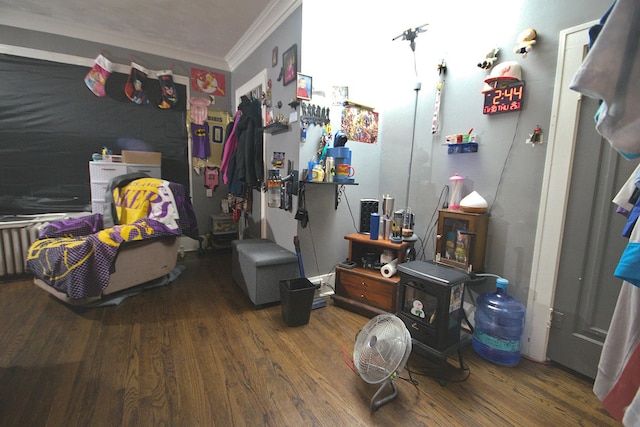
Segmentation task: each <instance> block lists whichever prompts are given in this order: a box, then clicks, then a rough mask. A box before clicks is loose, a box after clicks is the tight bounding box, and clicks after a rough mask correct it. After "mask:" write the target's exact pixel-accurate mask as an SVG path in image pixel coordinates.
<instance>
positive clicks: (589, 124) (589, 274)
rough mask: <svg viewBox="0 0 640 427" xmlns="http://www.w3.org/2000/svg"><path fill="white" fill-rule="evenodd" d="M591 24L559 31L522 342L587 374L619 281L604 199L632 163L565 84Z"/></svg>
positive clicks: (612, 222)
mask: <svg viewBox="0 0 640 427" xmlns="http://www.w3.org/2000/svg"><path fill="white" fill-rule="evenodd" d="M592 25H593V23H589V24H585V25H583V26H580V27H575V28H572V29H568V30H565V31H563V32H561V34H560V46H559V55H558V70H557V76H556V93H555V94H554V106H553V111H552V122H551V126H550V135H549V138H550V141H549V147H547V150H548V151H547V160H546V165H545V175H544V177H545V179H544V182H543V188H542V196H541V204H540V218H539V224H540V226H539V229H538V232H537V236H536V248H535V250H534V265H533V269H532V271H533V274H532V286H531V289H530V291H529V305H528V307H529V313H528V315H527V322H529V324H528V327H527V328H528V332H529V337H530V340H529V342H528V343H527V344H525V345H529V350H530V351H529V354H530V355H531V356H532V357H534V358H535V359H538V360H544V359H546V358H549V359H551V360H554V361H556V362H558V363H560V364H562V365H565V366H567V367H569V368H570V369H573V370H575V371H578V372H580V373H583V374H585V375H587V376H589V377H592V378H594V377H595V375H596V372H597V365H598V361H599V359H600V353H601V350H602V345H603V343H604V339H605V337H606V334H607V330H608V327H609V323H610V321H611V316H612V314H613V310H614V308H615V303H616V299H617V296H618V293H619V290H620V285H621V280H620V279H617V278H615V277H614V276H613V271H614V270H615V266H616V264H617V262H618V260H619V257H620V255H621V253H622V251H623V250H624V247H625V244H626V239H624V238H622V237H621V236H620V233H621V231H622V226H623V225H624V222H625V219H624V218H623V217H622V216H621V215H619V214H616V213H615V206H614V205H613V204H612V203H611V199H612V198H613V197H614V195H615V194H616V193H617V191H618V189H619V188H620V187H621V186H622V184H623V183H624V182H625V181H626V179H627V178H628V176H629V175H630V174H631V173H632V171H633V169H634V168H635V165H636V163H635V162H628V161H626V160H624V159H622V157H621V156H619V155H618V154H617V153H616V152H615V150H613V149H612V148H611V147H610V146H609V144H608V142H607V141H605V140H604V139H603V138H601V137H600V135H598V133H597V132H596V131H595V122H594V120H593V115H594V113H595V112H596V110H597V108H598V101H597V100H593V99H589V98H587V97H582V96H581V95H580V94H578V93H577V92H574V91H572V90H571V89H569V84H570V82H571V80H572V78H573V76H574V75H575V72H576V71H577V69H578V67H579V66H580V64H581V63H582V61H583V59H584V57H585V55H586V53H587V51H588V33H587V31H588V29H589V28H590V27H591V26H592ZM558 236H560V238H559V237H558Z"/></svg>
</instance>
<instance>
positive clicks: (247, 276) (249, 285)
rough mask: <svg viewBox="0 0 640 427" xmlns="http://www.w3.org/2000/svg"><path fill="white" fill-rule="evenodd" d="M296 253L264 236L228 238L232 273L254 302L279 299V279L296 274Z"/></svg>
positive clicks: (260, 303)
mask: <svg viewBox="0 0 640 427" xmlns="http://www.w3.org/2000/svg"><path fill="white" fill-rule="evenodd" d="M299 276H300V274H299V273H298V257H297V256H296V255H295V254H294V253H292V252H290V251H288V250H286V249H284V248H283V247H281V246H279V245H277V244H275V243H273V242H271V241H269V240H265V239H247V240H234V241H232V242H231V277H232V278H233V280H234V282H236V284H238V286H240V288H241V289H242V290H243V291H244V292H245V293H246V294H247V296H248V297H249V299H250V300H251V302H252V303H253V304H254V305H256V306H262V305H265V304H270V303H274V302H279V301H280V281H281V280H284V279H292V278H297V277H299Z"/></svg>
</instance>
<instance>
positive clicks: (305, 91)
mask: <svg viewBox="0 0 640 427" xmlns="http://www.w3.org/2000/svg"><path fill="white" fill-rule="evenodd" d="M297 76H298V77H297V79H296V81H297V84H296V97H297V98H298V99H304V100H307V101H309V100H311V94H312V93H313V77H311V76H308V75H306V74H302V73H298V74H297Z"/></svg>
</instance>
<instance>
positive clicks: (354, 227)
mask: <svg viewBox="0 0 640 427" xmlns="http://www.w3.org/2000/svg"><path fill="white" fill-rule="evenodd" d="M341 191H343V190H341ZM342 194H343V195H344V200H345V201H346V202H347V207H348V208H349V214H350V215H351V222H352V223H353V229H354V230H355V231H356V233H357V232H358V226H357V225H356V219H355V218H354V216H353V212H352V211H351V204H350V203H349V198H348V197H347V192H346V191H343V193H342Z"/></svg>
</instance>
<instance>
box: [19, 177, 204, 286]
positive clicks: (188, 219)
mask: <svg viewBox="0 0 640 427" xmlns="http://www.w3.org/2000/svg"><path fill="white" fill-rule="evenodd" d="M114 201H115V206H116V210H117V211H118V217H119V218H121V219H123V220H124V221H125V222H126V223H125V224H122V225H116V226H114V227H111V228H107V229H103V225H102V224H103V222H102V215H100V214H92V215H88V216H85V217H81V218H76V219H69V220H63V221H56V222H52V223H51V224H49V225H48V226H47V227H45V228H44V229H43V230H42V232H41V234H40V237H39V240H37V241H35V242H34V243H33V244H32V245H31V247H30V248H29V251H28V254H27V271H29V272H31V273H32V274H34V275H35V276H36V277H38V278H40V279H42V280H43V281H44V282H45V283H47V284H49V285H50V286H52V287H53V288H55V289H57V290H58V291H61V292H64V293H65V294H67V295H68V296H69V297H70V298H78V299H79V298H88V297H96V296H99V295H100V294H101V293H102V291H103V289H105V288H106V287H107V285H108V284H109V276H110V274H111V272H112V266H113V263H114V261H115V258H116V256H117V254H118V250H119V248H120V245H121V244H122V243H125V242H133V241H140V240H146V239H153V238H158V237H163V236H172V235H173V236H179V235H181V234H184V235H186V236H189V237H192V238H194V239H197V238H198V227H197V223H196V219H195V212H194V210H193V206H192V205H191V202H190V201H189V199H188V198H187V197H186V193H185V191H184V187H183V186H182V185H180V184H175V183H169V182H168V181H163V180H160V179H155V178H143V179H139V180H136V181H133V182H132V183H130V184H129V185H127V186H126V187H124V188H122V189H120V191H116V192H114Z"/></svg>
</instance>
